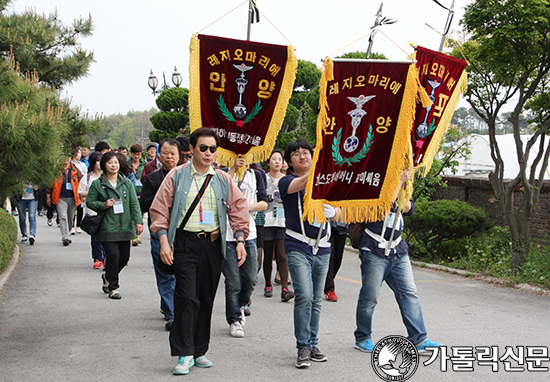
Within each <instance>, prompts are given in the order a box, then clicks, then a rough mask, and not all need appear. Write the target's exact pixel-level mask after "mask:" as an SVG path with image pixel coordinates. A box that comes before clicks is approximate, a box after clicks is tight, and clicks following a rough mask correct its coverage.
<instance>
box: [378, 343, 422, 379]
mask: <svg viewBox="0 0 550 382" xmlns="http://www.w3.org/2000/svg"><path fill="white" fill-rule="evenodd" d="M371 363H372V368H373V370H374V372H375V373H376V374H377V375H378V376H379V377H380V378H382V379H383V380H384V381H406V380H407V379H409V378H410V377H412V376H413V374H414V372H415V371H416V369H417V368H418V351H417V350H416V347H415V346H414V345H413V343H412V342H411V341H409V340H408V339H406V338H405V337H402V336H387V337H384V338H382V339H381V340H380V341H378V343H377V344H376V345H375V346H374V349H373V351H372V358H371Z"/></svg>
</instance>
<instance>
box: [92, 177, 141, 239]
mask: <svg viewBox="0 0 550 382" xmlns="http://www.w3.org/2000/svg"><path fill="white" fill-rule="evenodd" d="M109 198H113V199H115V200H122V205H123V208H124V212H123V213H122V214H115V213H114V208H113V207H111V208H106V207H105V204H106V202H107V199H109ZM86 206H87V207H88V208H91V209H92V210H94V211H96V212H105V215H104V216H103V221H102V222H101V227H100V229H99V233H98V234H97V241H99V242H116V241H126V240H132V239H135V238H136V229H135V225H136V224H142V216H141V210H140V208H139V202H138V199H137V195H136V190H135V189H134V186H133V184H132V182H130V180H128V178H126V177H125V176H123V175H121V174H118V181H117V188H116V189H115V188H114V187H113V186H112V185H111V183H110V182H109V180H108V179H107V175H106V174H101V176H100V177H99V179H96V180H94V181H93V182H92V185H91V186H90V191H89V192H88V197H87V199H86Z"/></svg>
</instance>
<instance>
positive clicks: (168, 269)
mask: <svg viewBox="0 0 550 382" xmlns="http://www.w3.org/2000/svg"><path fill="white" fill-rule="evenodd" d="M210 179H212V175H211V174H208V175H206V179H205V180H204V183H203V184H202V187H201V189H200V190H199V192H198V193H197V196H196V197H195V199H194V200H193V203H191V205H190V206H189V209H188V210H187V213H186V214H185V216H184V218H183V220H182V221H181V225H180V226H179V228H178V231H180V230H181V231H183V229H184V228H185V225H186V224H187V222H188V221H189V218H190V217H191V214H192V213H193V211H194V210H195V207H197V204H199V199H200V198H202V195H203V194H204V191H205V190H206V187H208V184H209V183H210ZM157 268H158V269H159V270H160V271H161V272H162V273H164V274H165V275H173V274H174V264H172V265H168V264H166V263H164V262H163V261H162V260H161V259H160V255H159V258H158V260H157Z"/></svg>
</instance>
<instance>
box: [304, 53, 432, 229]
mask: <svg viewBox="0 0 550 382" xmlns="http://www.w3.org/2000/svg"><path fill="white" fill-rule="evenodd" d="M420 89H421V88H420V86H419V83H418V79H417V74H416V69H415V67H414V64H412V63H411V62H399V63H391V62H390V63H389V62H387V61H384V60H379V61H378V62H374V61H373V60H340V61H338V60H335V61H334V62H331V61H330V60H327V62H326V63H325V71H324V72H323V77H322V79H321V97H320V105H321V112H320V115H319V119H318V122H317V147H316V150H315V154H314V158H313V166H312V170H311V172H310V178H309V182H308V185H307V187H306V196H305V206H304V212H305V213H306V214H307V218H308V220H309V221H312V220H313V219H314V218H315V219H316V220H317V221H323V220H324V217H323V213H322V204H323V203H328V204H331V205H333V206H338V207H341V208H342V210H343V215H344V220H345V221H347V222H363V221H366V220H370V221H375V220H379V219H381V218H383V217H384V216H385V215H386V214H387V212H388V211H389V209H390V207H391V204H392V201H393V197H394V195H395V190H396V188H397V186H398V184H399V177H400V174H401V171H402V170H403V166H404V163H405V157H406V155H407V153H409V152H410V144H409V139H410V134H411V133H410V131H411V127H412V122H413V120H414V110H415V105H416V100H417V98H418V96H419V94H418V93H419V91H420ZM424 96H425V94H424ZM424 100H425V97H424Z"/></svg>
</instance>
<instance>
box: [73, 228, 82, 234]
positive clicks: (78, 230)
mask: <svg viewBox="0 0 550 382" xmlns="http://www.w3.org/2000/svg"><path fill="white" fill-rule="evenodd" d="M74 231H75V232H76V233H82V231H81V230H80V228H78V227H75V229H74Z"/></svg>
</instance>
